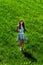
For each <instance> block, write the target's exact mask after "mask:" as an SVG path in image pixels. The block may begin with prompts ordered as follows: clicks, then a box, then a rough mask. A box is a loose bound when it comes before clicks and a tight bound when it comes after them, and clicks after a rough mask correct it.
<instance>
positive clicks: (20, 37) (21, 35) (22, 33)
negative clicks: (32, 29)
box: [18, 26, 24, 40]
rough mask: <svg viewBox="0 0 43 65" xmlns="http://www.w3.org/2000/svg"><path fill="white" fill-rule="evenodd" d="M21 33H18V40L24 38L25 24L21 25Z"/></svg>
mask: <svg viewBox="0 0 43 65" xmlns="http://www.w3.org/2000/svg"><path fill="white" fill-rule="evenodd" d="M18 31H19V33H18V40H21V39H23V40H24V28H23V26H21V29H18Z"/></svg>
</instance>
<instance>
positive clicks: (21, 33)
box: [17, 20, 25, 51]
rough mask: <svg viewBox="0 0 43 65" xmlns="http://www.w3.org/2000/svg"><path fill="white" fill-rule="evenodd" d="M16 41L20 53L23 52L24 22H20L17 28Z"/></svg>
mask: <svg viewBox="0 0 43 65" xmlns="http://www.w3.org/2000/svg"><path fill="white" fill-rule="evenodd" d="M17 32H18V39H19V41H20V51H22V50H24V33H25V25H24V21H23V20H20V21H19V25H18V26H17Z"/></svg>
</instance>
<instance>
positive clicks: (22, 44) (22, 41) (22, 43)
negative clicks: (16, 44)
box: [20, 39, 24, 49]
mask: <svg viewBox="0 0 43 65" xmlns="http://www.w3.org/2000/svg"><path fill="white" fill-rule="evenodd" d="M20 46H21V48H22V49H23V48H24V40H23V39H21V40H20Z"/></svg>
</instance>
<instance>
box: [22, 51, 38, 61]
mask: <svg viewBox="0 0 43 65" xmlns="http://www.w3.org/2000/svg"><path fill="white" fill-rule="evenodd" d="M22 53H23V54H24V56H25V57H27V58H28V59H30V60H31V61H32V62H37V59H36V58H34V57H33V56H32V54H31V53H28V52H26V51H22Z"/></svg>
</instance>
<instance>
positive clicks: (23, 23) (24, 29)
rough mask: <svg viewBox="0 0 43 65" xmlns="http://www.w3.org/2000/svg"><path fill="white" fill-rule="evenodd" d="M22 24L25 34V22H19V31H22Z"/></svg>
mask: <svg viewBox="0 0 43 65" xmlns="http://www.w3.org/2000/svg"><path fill="white" fill-rule="evenodd" d="M21 22H23V23H22V26H23V28H24V32H25V31H26V29H25V24H24V21H23V20H20V21H19V29H21Z"/></svg>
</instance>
